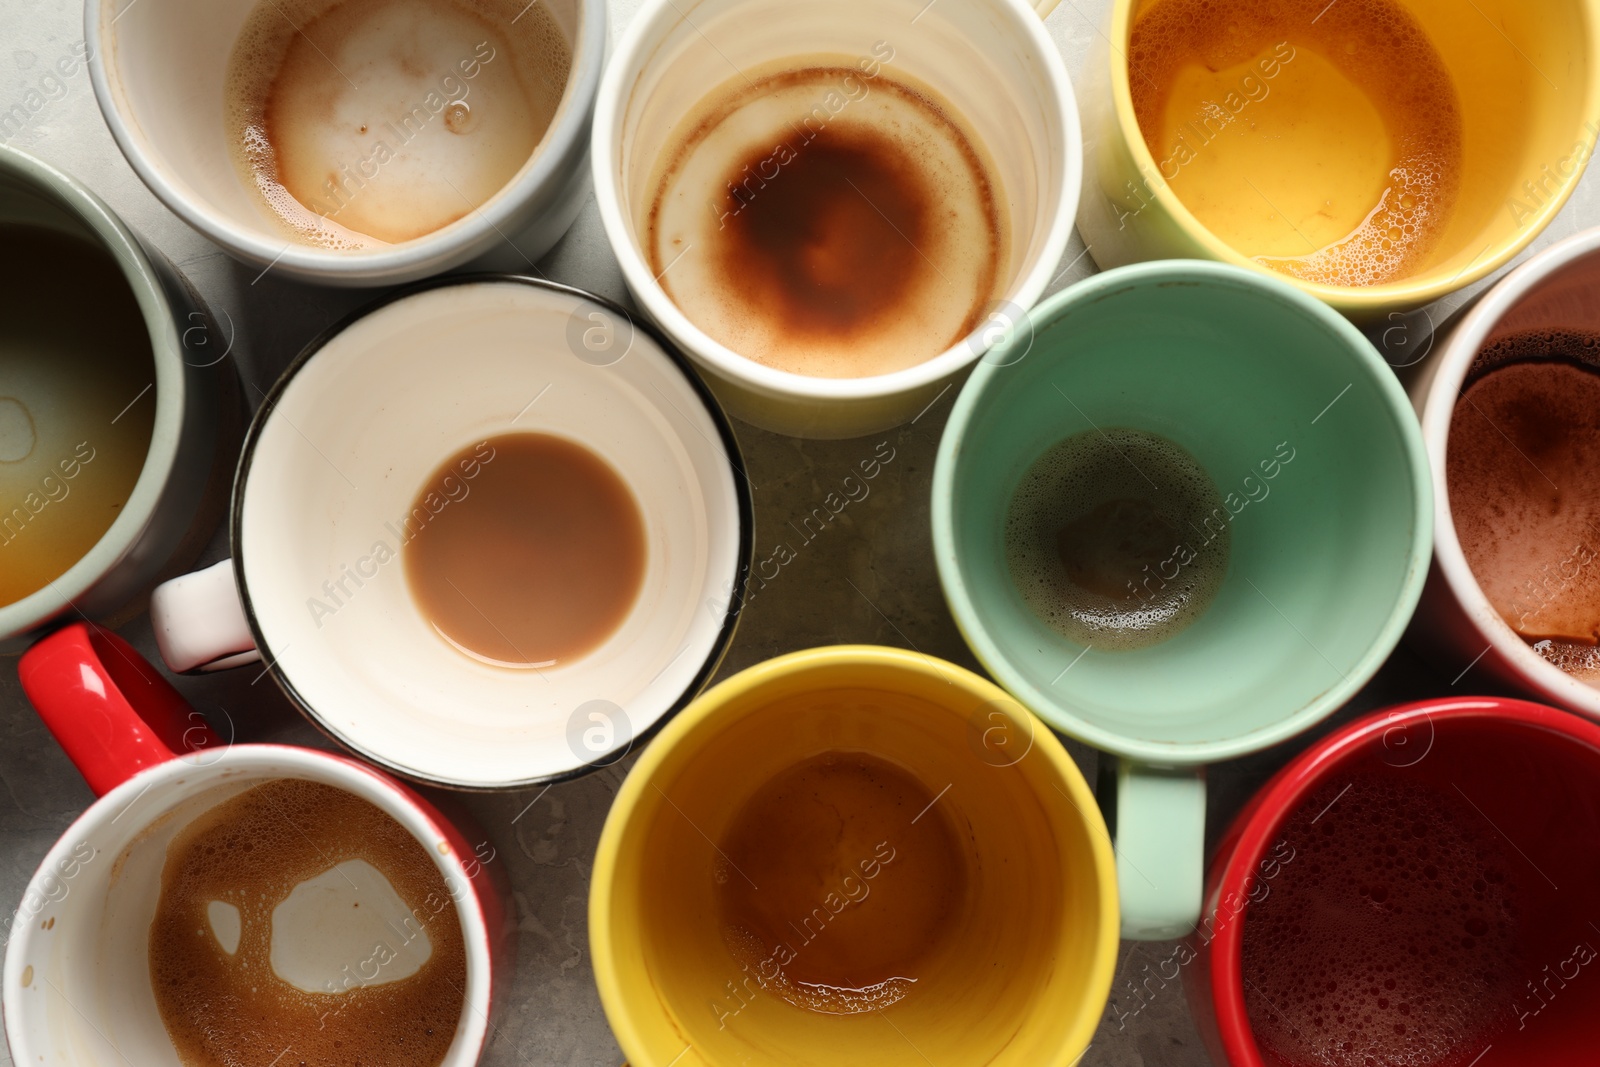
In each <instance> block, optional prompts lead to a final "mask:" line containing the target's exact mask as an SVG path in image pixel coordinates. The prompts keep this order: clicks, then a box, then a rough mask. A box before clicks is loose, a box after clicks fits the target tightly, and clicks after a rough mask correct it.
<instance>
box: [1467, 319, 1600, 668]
mask: <svg viewBox="0 0 1600 1067" xmlns="http://www.w3.org/2000/svg"><path fill="white" fill-rule="evenodd" d="M1445 476H1446V482H1447V485H1448V486H1449V491H1450V511H1451V514H1452V516H1453V517H1454V519H1455V527H1456V536H1457V537H1459V538H1460V539H1461V550H1462V553H1463V554H1464V555H1465V556H1466V559H1467V566H1469V567H1470V568H1471V569H1472V574H1473V577H1474V578H1476V579H1477V581H1478V585H1479V586H1480V587H1481V588H1482V589H1483V592H1484V595H1485V596H1487V597H1488V598H1489V603H1490V604H1492V605H1493V606H1494V608H1495V610H1496V611H1498V612H1499V613H1500V616H1501V618H1503V619H1504V620H1505V621H1506V623H1507V624H1508V625H1509V626H1510V627H1511V628H1512V629H1513V630H1515V631H1516V632H1517V633H1518V634H1519V635H1521V636H1522V638H1523V639H1524V640H1526V641H1527V642H1528V643H1529V644H1531V645H1533V647H1534V648H1535V650H1537V651H1538V652H1539V653H1540V654H1541V655H1543V656H1544V657H1545V658H1546V659H1548V660H1550V661H1551V662H1552V663H1554V664H1555V665H1556V666H1558V667H1560V668H1561V669H1562V670H1564V671H1566V672H1567V673H1568V674H1571V675H1574V676H1575V677H1578V678H1581V679H1583V680H1585V681H1587V682H1589V683H1590V684H1596V685H1600V337H1597V336H1595V335H1592V334H1579V333H1568V332H1548V333H1547V332H1540V333H1537V334H1520V335H1516V336H1513V337H1508V338H1504V339H1502V340H1500V341H1498V342H1496V343H1495V344H1493V345H1491V346H1489V347H1488V348H1487V349H1486V350H1485V351H1484V352H1483V353H1482V354H1480V355H1479V357H1478V359H1477V361H1476V362H1475V364H1474V369H1473V371H1472V373H1471V374H1470V375H1469V379H1468V385H1467V388H1466V389H1465V390H1464V391H1463V392H1462V396H1461V399H1460V400H1459V401H1457V403H1456V407H1455V411H1454V412H1453V413H1452V415H1451V417H1450V438H1449V447H1448V449H1447V450H1446V462H1445Z"/></svg>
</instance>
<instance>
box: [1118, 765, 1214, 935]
mask: <svg viewBox="0 0 1600 1067" xmlns="http://www.w3.org/2000/svg"><path fill="white" fill-rule="evenodd" d="M1205 840H1206V780H1205V770H1204V768H1201V767H1156V766H1152V765H1150V764H1147V763H1135V762H1133V761H1132V760H1126V759H1124V760H1119V761H1118V763H1117V840H1116V848H1117V885H1118V886H1119V887H1120V890H1119V891H1120V896H1121V904H1122V936H1123V937H1124V938H1126V939H1128V940H1130V941H1170V940H1173V939H1174V938H1179V937H1184V936H1186V935H1188V934H1189V933H1191V932H1192V931H1193V930H1194V928H1195V924H1197V923H1198V922H1199V921H1200V897H1201V893H1202V891H1203V880H1204V877H1205Z"/></svg>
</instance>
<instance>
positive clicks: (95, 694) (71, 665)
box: [4, 623, 512, 1067]
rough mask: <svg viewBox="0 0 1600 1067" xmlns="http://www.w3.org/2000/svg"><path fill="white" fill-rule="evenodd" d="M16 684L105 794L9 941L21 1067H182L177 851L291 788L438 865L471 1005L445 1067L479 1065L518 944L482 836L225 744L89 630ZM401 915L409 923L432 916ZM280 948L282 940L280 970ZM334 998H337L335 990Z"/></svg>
mask: <svg viewBox="0 0 1600 1067" xmlns="http://www.w3.org/2000/svg"><path fill="white" fill-rule="evenodd" d="M18 673H19V674H20V675H21V678H22V686H23V690H24V691H25V692H26V693H27V695H28V698H29V700H31V701H32V702H33V705H34V707H35V708H36V709H37V710H38V712H39V715H40V717H41V718H42V719H43V720H44V722H45V725H47V726H48V727H49V728H50V731H51V733H53V734H54V735H55V737H56V739H57V740H58V741H59V742H60V743H61V746H62V748H64V749H65V750H66V752H67V755H68V756H69V757H71V759H72V761H73V763H75V764H76V765H77V766H78V769H79V770H80V771H81V772H82V773H83V776H84V778H85V779H86V780H87V781H88V783H89V786H90V788H91V789H93V790H94V792H95V793H96V795H97V798H98V799H96V800H95V802H94V803H93V804H91V805H90V806H89V808H88V810H86V811H85V812H84V813H83V814H82V815H81V816H79V817H78V819H77V821H76V822H74V823H73V825H72V827H71V828H70V829H69V830H68V831H67V832H66V834H65V835H63V836H62V838H61V839H60V840H59V841H58V842H57V843H56V844H55V846H54V847H52V848H51V850H50V852H49V853H48V854H47V855H46V856H45V859H44V862H43V863H41V864H40V865H39V869H38V871H37V872H36V873H35V874H34V876H33V879H32V880H31V881H30V882H29V884H28V889H27V892H26V893H25V894H24V896H23V899H22V903H21V905H20V906H19V908H18V909H17V914H16V917H15V919H14V920H13V926H12V928H11V930H10V931H9V937H8V940H7V947H6V957H5V978H4V981H5V990H4V1011H5V1028H6V1038H7V1040H8V1041H9V1043H10V1048H11V1058H12V1060H13V1061H14V1062H16V1063H41V1062H42V1063H51V1064H57V1065H61V1067H103V1065H104V1064H108V1063H138V1064H168V1063H172V1064H175V1063H177V1062H178V1057H177V1053H176V1051H175V1049H174V1046H173V1044H172V1039H171V1038H170V1037H169V1036H168V1033H167V1030H166V1028H165V1025H164V1024H163V1022H162V1019H161V1018H160V1016H159V1012H158V1009H157V1007H156V1003H155V998H154V995H153V994H152V992H151V984H150V983H151V978H150V967H149V961H148V942H149V933H148V931H149V930H150V925H151V920H152V918H153V916H154V914H155V908H156V903H157V900H158V898H159V895H160V891H161V880H162V879H161V875H162V864H163V862H164V859H165V856H166V850H167V845H168V843H169V842H171V841H172V839H173V838H174V836H175V835H176V834H177V833H178V832H179V831H180V830H181V829H183V827H184V826H186V825H188V824H189V823H190V822H191V821H192V820H193V819H194V818H195V817H196V816H198V815H200V814H202V813H203V812H205V811H206V810H209V809H210V808H211V807H213V806H214V805H215V804H217V803H220V802H221V801H222V800H224V799H226V798H227V797H230V796H233V795H235V794H237V793H238V792H240V791H241V790H242V789H244V788H247V787H249V786H250V785H253V784H259V783H261V782H265V781H270V780H274V779H282V778H299V779H306V780H310V781H315V782H321V783H324V784H327V785H331V786H334V787H337V788H339V789H342V790H344V791H346V792H348V793H351V794H354V795H355V796H357V797H359V798H361V799H363V800H365V801H367V802H368V803H370V804H372V805H374V806H375V807H377V808H378V809H379V810H381V811H383V812H385V813H386V814H387V815H389V816H390V817H392V818H393V819H394V820H395V821H396V822H398V823H399V824H400V825H401V826H402V827H404V828H405V829H406V830H407V831H409V832H410V833H411V835H412V836H413V837H415V838H416V839H417V841H418V842H419V843H421V844H422V845H423V847H424V848H425V849H426V851H427V853H428V855H429V856H430V857H432V859H433V861H434V863H435V864H436V865H437V867H438V870H439V873H440V874H441V875H442V876H443V879H444V885H445V887H446V890H447V893H448V899H444V898H440V899H438V900H436V901H434V902H433V905H434V913H435V914H437V913H439V912H442V911H443V910H444V909H445V908H446V907H451V906H453V908H454V913H455V915H456V917H457V919H458V920H459V922H460V924H461V931H462V934H463V943H464V947H465V950H466V952H465V954H466V983H465V988H464V990H463V991H462V992H463V998H464V1006H463V1010H462V1012H461V1015H460V1019H459V1022H458V1024H457V1026H456V1032H455V1035H454V1037H453V1039H452V1041H451V1044H450V1046H449V1050H448V1052H447V1053H446V1055H445V1057H444V1059H443V1060H442V1067H468V1065H470V1064H474V1063H476V1062H477V1061H478V1059H479V1057H480V1056H481V1054H482V1052H483V1049H484V1048H485V1046H486V1045H487V1043H488V1039H489V1037H490V1036H491V1034H492V1031H493V1027H492V1025H491V1023H490V1015H491V1010H492V1006H493V1005H494V1003H495V1001H496V993H497V992H500V993H503V992H504V989H505V984H504V983H505V982H506V981H507V979H508V978H509V974H510V967H511V952H510V947H511V944H512V942H511V941H510V940H509V936H508V927H507V924H506V916H507V914H508V910H507V907H506V902H507V900H508V899H509V898H508V895H507V893H506V889H507V885H508V883H507V882H506V880H505V877H504V874H503V873H502V871H501V867H502V866H503V865H501V864H496V863H495V862H494V852H493V849H492V847H491V846H489V845H488V844H487V842H484V843H483V844H479V845H474V844H473V842H474V841H481V840H482V836H481V835H480V834H477V833H473V834H472V835H471V836H470V837H469V836H468V835H467V834H466V833H464V832H463V829H462V828H461V826H460V825H458V824H457V823H455V822H452V821H451V820H449V819H447V818H445V817H444V816H443V815H442V814H440V812H439V811H438V810H437V809H436V808H435V807H434V806H433V805H432V804H430V803H429V802H428V801H427V800H425V799H424V798H423V797H421V796H420V795H418V794H417V793H416V792H415V791H413V790H412V789H410V788H409V787H408V786H406V785H404V784H403V783H401V782H399V781H397V780H395V779H394V778H391V777H390V776H388V775H387V774H384V773H382V772H381V771H378V770H376V769H374V768H372V767H370V766H368V765H366V764H364V763H360V762H358V761H356V760H353V759H349V758H346V757H344V756H338V755H333V754H330V753H326V752H318V751H316V750H313V749H308V748H300V747H296V746H291V745H268V744H243V745H224V744H223V743H222V742H221V740H220V739H219V738H218V737H217V736H216V734H215V733H213V732H212V730H211V728H210V727H209V726H207V725H206V723H205V720H204V719H203V718H201V716H200V715H199V713H197V712H195V711H194V710H193V709H191V708H190V707H189V705H188V704H187V703H185V702H184V700H183V697H182V696H180V695H179V694H178V692H177V691H176V690H175V689H173V688H172V686H171V685H170V684H169V683H168V682H167V681H166V680H165V679H164V678H162V677H161V675H160V674H159V673H157V672H156V670H155V669H154V668H153V667H151V666H150V664H149V663H147V662H146V661H145V660H144V659H143V658H142V657H141V656H140V655H139V653H137V652H136V651H134V649H133V648H132V647H131V646H130V645H129V644H128V643H127V642H126V641H124V640H122V638H120V637H118V636H117V635H116V634H114V633H112V632H110V631H109V630H105V629H102V628H100V627H97V626H93V625H91V624H87V623H77V624H75V625H72V626H69V627H67V628H65V629H63V630H58V631H57V632H55V633H53V634H51V635H50V636H49V637H47V638H45V639H44V640H42V641H40V642H39V643H38V644H36V645H34V646H33V647H32V648H31V649H29V650H28V652H27V653H26V654H24V655H23V656H22V658H21V660H20V661H19V663H18ZM352 885H354V883H352ZM403 906H405V907H407V908H409V909H410V910H411V914H412V915H418V914H420V913H419V912H418V910H417V909H418V908H423V909H425V908H426V907H427V905H426V903H424V904H417V903H416V902H414V901H404V902H403ZM429 918H431V916H423V918H422V919H421V920H420V921H421V922H422V923H424V924H425V923H426V922H427V921H428V919H429ZM407 923H408V925H409V923H410V919H408V920H407ZM388 929H390V930H395V929H396V928H395V927H393V926H390V927H388ZM397 936H399V935H397ZM407 939H409V938H407ZM402 948H404V946H402ZM276 952H277V948H276V945H275V946H274V966H276V963H277V957H276ZM364 977H367V978H369V979H370V978H371V977H372V976H364ZM349 987H350V985H349V983H347V984H346V986H345V990H348V989H349ZM327 995H328V996H329V998H330V1002H332V1001H333V1000H335V999H336V998H337V997H338V996H339V995H341V994H340V993H336V992H332V991H330V992H329V993H328V994H327ZM335 1007H337V1005H335ZM331 1014H337V1011H336V1010H335V1011H333V1012H331Z"/></svg>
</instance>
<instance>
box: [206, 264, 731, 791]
mask: <svg viewBox="0 0 1600 1067" xmlns="http://www.w3.org/2000/svg"><path fill="white" fill-rule="evenodd" d="M485 282H497V283H511V284H515V285H526V286H529V287H531V288H534V289H543V290H546V291H547V292H552V293H560V294H562V295H564V296H571V297H576V298H578V299H579V300H582V301H586V302H588V303H591V304H594V305H595V306H596V307H599V308H601V309H602V310H604V311H609V312H611V313H612V314H614V315H620V316H622V318H623V319H625V320H626V321H627V322H628V324H629V325H630V327H631V328H632V329H634V330H638V331H640V332H642V333H643V334H644V335H645V336H646V337H648V338H650V339H651V340H652V341H654V342H655V344H656V347H658V348H660V349H661V351H662V353H663V354H664V355H665V356H666V357H667V359H668V360H670V361H671V363H672V365H673V366H674V367H676V368H677V370H678V373H679V374H681V375H682V376H683V378H684V380H685V381H687V382H688V384H689V387H690V388H691V389H693V390H694V392H695V395H696V396H698V397H699V398H700V403H701V405H702V406H703V407H704V408H705V411H706V414H707V415H709V416H710V418H711V421H712V422H713V423H714V424H715V425H716V427H717V433H718V434H719V435H720V436H721V439H722V447H723V452H724V458H725V459H726V461H727V463H728V467H729V468H730V470H731V472H732V474H733V489H734V494H735V496H736V498H737V501H738V505H737V507H738V519H739V547H738V552H737V555H736V556H735V560H736V564H735V568H734V575H733V589H732V591H731V592H730V594H729V597H728V606H727V608H726V609H725V611H724V613H723V618H722V624H721V626H720V627H719V628H718V630H717V637H716V640H715V641H714V642H713V643H712V646H711V649H710V651H709V652H708V653H707V654H706V656H705V659H704V660H703V661H702V662H701V664H700V669H699V670H698V671H696V672H695V676H694V678H693V679H691V680H690V682H689V684H688V685H687V686H685V687H684V690H683V692H681V693H679V694H678V696H677V697H676V698H674V700H673V702H672V703H671V705H669V706H668V707H667V709H666V710H665V711H663V712H662V713H661V714H660V715H658V716H657V717H656V719H655V721H654V722H652V723H650V724H649V725H648V726H647V727H645V728H644V729H642V730H640V731H639V732H638V733H636V734H630V736H629V738H628V740H627V741H626V742H625V743H624V744H622V745H621V746H620V747H618V748H616V749H613V750H612V751H610V752H608V753H606V754H604V755H602V756H599V757H597V758H595V759H593V760H590V761H589V762H587V763H583V764H580V765H578V766H576V767H572V768H570V769H568V770H563V771H558V772H556V773H554V774H545V775H536V776H534V777H531V778H518V779H515V780H511V781H505V782H499V783H496V784H494V785H485V784H482V783H478V782H461V781H454V780H451V779H448V778H435V777H431V776H429V775H425V774H421V773H419V772H418V771H416V770H415V769H413V768H410V767H406V766H403V765H401V764H398V763H395V762H393V761H392V760H389V759H387V758H385V757H384V756H382V755H380V754H379V753H376V752H373V751H371V750H370V749H369V748H368V747H366V746H365V745H358V744H356V743H355V742H354V741H352V740H350V739H349V738H347V737H345V736H344V735H343V734H341V733H340V732H339V731H338V730H336V729H334V727H333V726H332V725H330V724H329V723H328V722H327V721H326V720H325V719H324V718H323V716H322V715H321V714H320V713H319V712H318V711H317V709H316V707H315V705H313V704H312V703H311V701H309V700H307V699H306V698H305V697H303V696H301V694H300V692H299V690H297V689H296V688H295V686H294V683H293V682H292V681H291V680H290V679H289V678H288V677H287V676H286V675H285V674H284V672H283V671H282V670H281V669H280V667H279V665H278V659H277V657H276V656H275V655H273V653H272V648H271V646H270V645H269V644H268V643H267V639H266V635H265V634H264V633H262V631H261V624H260V622H259V621H258V620H257V619H256V613H255V607H254V605H253V604H252V603H251V600H250V589H249V586H248V585H246V584H245V576H244V552H243V550H242V547H243V540H242V537H241V533H242V530H241V524H242V521H243V514H244V490H245V483H246V481H247V480H248V478H249V474H250V462H251V460H252V459H253V458H254V456H255V449H256V444H257V442H258V441H259V440H260V438H261V433H262V430H263V428H264V427H265V425H266V422H267V419H268V418H269V417H270V416H271V415H272V412H273V409H274V408H276V407H277V405H278V401H279V399H280V398H281V397H282V396H283V394H284V391H285V390H286V389H287V388H288V387H289V383H290V382H292V381H293V380H294V379H295V377H296V376H297V375H298V374H299V373H300V371H301V370H302V369H303V368H304V367H305V365H306V364H307V363H309V362H310V361H311V359H312V358H313V357H314V356H316V354H317V353H318V352H321V351H322V350H323V348H325V347H326V346H327V344H328V342H330V341H332V340H333V339H334V338H335V337H337V336H338V335H339V334H341V333H343V332H344V331H345V330H346V329H347V328H349V327H350V326H352V325H353V324H355V323H356V322H357V321H358V320H360V319H364V318H366V317H367V316H368V315H371V314H373V313H375V312H377V311H379V310H381V309H383V308H385V307H387V306H388V305H390V304H394V303H397V302H399V301H401V300H404V299H406V298H408V297H412V296H416V295H417V294H419V293H425V292H430V291H432V290H434V289H449V288H455V287H460V286H469V285H479V284H482V283H485ZM749 482H750V480H749V478H748V477H747V476H746V474H745V464H744V455H743V453H742V452H741V451H740V449H739V442H738V439H737V438H735V437H734V434H733V426H732V424H731V423H730V422H729V421H728V416H727V413H726V412H724V411H723V410H722V405H721V404H720V403H718V402H717V398H716V397H715V396H713V395H712V393H711V390H710V389H709V388H708V387H707V386H706V384H705V382H703V381H701V379H700V376H699V375H698V374H696V373H695V371H694V368H693V367H692V366H691V365H690V363H689V360H688V358H687V357H686V356H685V355H684V354H683V353H682V352H680V351H679V350H678V348H677V346H676V345H674V344H673V343H672V342H671V341H669V340H667V338H666V336H665V335H664V334H662V333H661V332H660V331H659V330H658V329H656V327H655V326H654V325H653V324H651V323H649V322H645V321H643V320H642V319H641V318H639V317H636V316H634V315H633V314H632V313H631V312H629V311H628V310H627V309H626V308H624V307H623V306H622V305H620V304H618V303H616V302H614V301H612V300H608V299H606V298H605V297H603V296H599V295H597V294H595V293H591V292H588V291H587V290H584V289H579V288H577V287H575V286H571V285H562V284H561V283H559V282H552V281H547V280H545V279H543V278H530V277H528V276H527V275H525V274H506V273H480V274H454V275H449V276H446V277H442V278H430V279H428V280H426V281H421V282H417V283H415V284H413V285H408V286H405V287H404V288H401V289H396V290H395V291H394V292H392V293H389V294H387V295H386V296H383V297H380V298H379V299H377V300H374V301H372V302H371V303H369V304H364V305H362V306H361V307H359V308H357V309H356V310H354V311H352V312H351V313H350V314H348V315H346V316H345V317H344V318H342V319H340V320H339V321H338V322H336V323H334V324H333V325H332V326H329V327H328V328H327V329H325V330H323V331H322V332H321V333H319V334H317V335H316V336H315V337H313V338H312V339H311V340H310V341H308V342H307V343H306V345H305V347H303V348H302V349H301V350H300V353H299V354H298V355H297V356H295V358H294V360H293V361H292V362H291V363H290V364H289V365H288V366H287V367H285V368H284V370H283V373H282V374H280V375H278V380H277V381H276V382H274V383H273V386H272V389H271V391H269V392H268V393H267V395H266V399H264V400H263V401H262V402H261V407H260V408H259V409H257V411H256V413H255V415H254V416H253V417H252V418H251V420H250V429H249V431H248V432H247V433H246V434H245V439H244V446H243V448H242V449H241V450H240V453H239V465H238V468H237V469H236V471H235V474H234V479H233V496H232V501H231V503H230V504H229V517H228V541H229V547H230V548H231V549H232V552H233V578H234V583H235V585H236V586H237V587H238V590H239V599H240V602H241V603H242V604H243V605H244V616H245V620H246V622H248V623H249V625H250V634H251V636H252V637H254V638H255V642H256V648H257V649H258V650H259V651H260V653H261V658H262V659H263V660H264V661H265V662H266V665H267V666H266V670H267V673H269V674H271V675H272V680H273V681H274V682H275V683H277V686H278V688H279V689H281V690H283V693H284V695H285V696H287V697H288V698H289V700H290V702H291V703H293V704H294V705H295V707H297V708H298V709H300V713H301V714H302V715H303V716H305V718H306V720H307V721H309V722H310V723H311V725H313V726H315V727H316V728H317V729H318V730H320V731H321V732H322V733H323V734H325V735H326V736H327V737H329V738H330V739H332V740H333V741H334V742H336V743H337V744H339V745H340V746H341V747H343V748H345V749H347V750H349V751H350V752H353V753H355V754H356V755H357V756H359V757H360V758H362V759H364V760H366V761H368V762H369V763H372V764H374V765H376V766H379V767H382V768H383V769H385V770H387V771H390V772H392V773H394V774H397V775H399V776H400V777H402V778H405V779H408V780H410V781H413V782H421V783H423V784H426V785H433V786H441V787H443V788H446V789H452V790H457V791H461V792H473V793H498V792H505V791H508V790H515V789H525V788H528V787H529V786H536V785H553V784H556V783H558V782H568V781H572V780H573V779H575V778H581V777H583V776H584V775H586V774H589V773H591V772H592V771H596V770H599V769H600V768H602V767H608V766H610V765H611V764H613V763H616V762H617V761H619V760H621V759H622V758H623V757H624V756H626V755H627V754H628V753H629V752H630V751H632V750H633V749H634V748H636V747H643V746H644V745H645V744H647V743H648V742H649V741H650V739H651V738H652V737H653V736H655V734H656V732H657V731H659V730H660V729H661V728H662V727H663V726H665V725H666V724H667V723H668V722H669V721H670V720H671V719H672V718H673V716H675V715H677V714H678V712H680V711H682V710H683V709H684V708H685V707H687V706H688V704H689V702H690V701H692V700H693V699H694V698H695V697H696V696H698V695H699V694H700V692H701V691H702V690H703V689H704V688H705V685H706V682H707V681H709V680H710V678H711V675H712V674H713V673H714V672H715V671H716V669H717V667H718V666H719V665H720V664H721V663H722V659H723V657H724V656H725V655H726V654H727V651H728V647H729V645H730V644H732V642H733V634H734V630H735V629H736V628H737V626H738V622H739V614H740V612H741V610H742V609H743V607H744V597H745V586H746V578H747V577H748V575H749V573H750V567H751V561H752V560H753V559H754V554H755V507H754V504H753V502H752V500H751V497H750V484H749Z"/></svg>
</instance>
